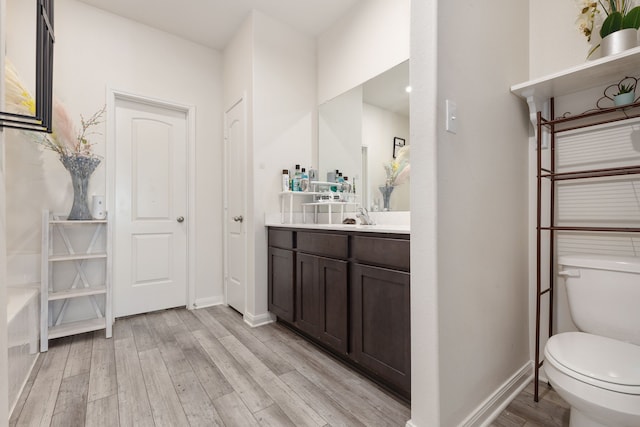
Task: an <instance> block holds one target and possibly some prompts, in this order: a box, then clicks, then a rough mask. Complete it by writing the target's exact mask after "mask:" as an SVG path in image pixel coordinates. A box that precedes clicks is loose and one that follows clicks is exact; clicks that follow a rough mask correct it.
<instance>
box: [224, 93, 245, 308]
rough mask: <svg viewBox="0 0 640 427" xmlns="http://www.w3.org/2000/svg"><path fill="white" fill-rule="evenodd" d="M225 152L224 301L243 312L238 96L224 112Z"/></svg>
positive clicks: (240, 104) (240, 115) (242, 180)
mask: <svg viewBox="0 0 640 427" xmlns="http://www.w3.org/2000/svg"><path fill="white" fill-rule="evenodd" d="M225 136H226V137H225V143H226V153H227V165H226V171H227V172H226V178H225V186H226V188H225V207H226V209H225V221H226V227H225V229H226V236H225V242H226V248H225V271H226V275H225V288H226V290H225V293H226V299H227V304H228V305H230V306H231V307H233V308H235V309H236V310H238V311H239V312H240V313H242V314H244V312H245V293H246V291H245V286H246V239H245V226H244V217H245V215H246V213H245V203H244V200H245V171H246V168H247V166H246V160H245V144H246V141H245V138H246V132H245V113H244V100H240V101H239V102H238V103H237V104H235V105H234V106H233V107H231V109H230V110H228V111H227V112H226V113H225Z"/></svg>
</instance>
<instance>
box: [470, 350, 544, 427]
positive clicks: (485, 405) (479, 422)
mask: <svg viewBox="0 0 640 427" xmlns="http://www.w3.org/2000/svg"><path fill="white" fill-rule="evenodd" d="M533 365H534V364H533V362H532V361H528V362H527V363H525V364H524V366H523V367H522V368H520V369H519V370H518V372H516V373H515V374H514V375H513V376H512V377H511V378H509V379H508V380H507V381H506V382H505V383H504V384H502V386H500V387H499V388H498V389H497V390H496V391H495V392H493V394H492V395H491V396H489V397H488V398H487V399H486V400H485V401H484V402H482V404H481V405H480V406H478V408H476V410H475V411H473V412H472V413H471V414H470V415H469V416H468V417H467V418H466V419H465V420H464V421H463V422H462V423H461V424H460V425H461V426H464V427H476V426H478V427H481V426H488V425H489V424H491V422H492V421H493V420H495V419H496V418H497V417H498V415H500V413H501V412H502V411H503V410H504V408H506V407H507V406H508V405H509V403H511V401H512V400H513V399H515V397H516V396H517V395H518V394H519V393H520V392H521V391H522V390H523V389H524V388H525V387H526V386H527V384H529V383H530V382H531V380H532V379H533Z"/></svg>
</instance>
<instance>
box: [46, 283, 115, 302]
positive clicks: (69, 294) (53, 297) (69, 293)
mask: <svg viewBox="0 0 640 427" xmlns="http://www.w3.org/2000/svg"><path fill="white" fill-rule="evenodd" d="M106 293H107V288H106V286H92V287H90V288H77V289H65V290H63V291H56V292H49V301H57V300H61V299H68V298H78V297H88V296H90V295H103V294H106Z"/></svg>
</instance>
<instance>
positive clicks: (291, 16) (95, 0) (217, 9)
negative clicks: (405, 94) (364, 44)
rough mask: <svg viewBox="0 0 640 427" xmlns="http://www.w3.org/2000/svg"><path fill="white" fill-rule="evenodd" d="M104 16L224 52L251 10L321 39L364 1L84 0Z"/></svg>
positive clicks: (83, 0)
mask: <svg viewBox="0 0 640 427" xmlns="http://www.w3.org/2000/svg"><path fill="white" fill-rule="evenodd" d="M80 1H82V2H83V3H86V4H89V5H92V6H95V7H97V8H100V9H103V10H105V11H108V12H111V13H114V14H116V15H120V16H123V17H126V18H129V19H132V20H134V21H137V22H140V23H142V24H146V25H149V26H151V27H154V28H158V29H160V30H163V31H166V32H168V33H172V34H175V35H177V36H180V37H183V38H185V39H187V40H191V41H194V42H196V43H200V44H203V45H205V46H209V47H211V48H214V49H219V50H221V49H223V48H224V47H225V46H226V45H227V43H228V42H229V41H230V40H231V38H232V37H233V35H234V33H235V32H236V30H237V28H238V27H239V26H240V24H241V23H242V22H243V21H244V19H245V18H246V17H247V16H248V15H249V12H250V11H251V10H252V9H256V10H258V11H260V12H262V13H264V14H266V15H268V16H270V17H272V18H274V19H277V20H278V21H281V22H283V23H285V24H289V25H290V26H292V27H293V28H295V29H297V30H298V31H300V32H302V33H303V34H307V35H309V36H317V35H319V34H321V33H322V32H324V31H325V30H326V29H327V28H329V27H330V26H331V24H332V23H333V22H335V21H336V20H337V19H338V18H340V17H341V16H342V15H344V14H345V13H346V12H348V11H349V10H350V9H351V8H352V7H353V6H354V5H355V4H356V3H358V2H359V1H361V0H133V1H132V0H80Z"/></svg>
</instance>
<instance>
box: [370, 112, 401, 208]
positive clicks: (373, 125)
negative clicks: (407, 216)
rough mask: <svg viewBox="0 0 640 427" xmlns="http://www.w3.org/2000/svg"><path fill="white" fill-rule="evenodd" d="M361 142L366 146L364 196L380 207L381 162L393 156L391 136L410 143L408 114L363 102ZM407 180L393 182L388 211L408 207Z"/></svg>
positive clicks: (382, 174) (383, 162)
mask: <svg viewBox="0 0 640 427" xmlns="http://www.w3.org/2000/svg"><path fill="white" fill-rule="evenodd" d="M362 119H363V120H362V145H366V146H368V147H369V149H368V153H369V159H368V160H369V162H368V168H369V188H368V189H366V191H369V197H368V200H369V201H370V202H371V203H370V205H371V204H372V203H373V201H374V200H376V199H377V200H378V201H379V202H378V203H377V205H378V206H379V207H380V209H381V210H382V194H381V193H380V190H379V187H380V186H381V185H384V183H385V180H386V177H387V175H386V172H385V169H384V166H383V165H384V164H386V163H389V162H390V161H392V160H393V138H394V137H396V136H397V137H399V138H402V139H404V140H405V143H406V145H411V138H410V137H409V118H408V117H406V116H403V115H402V114H397V113H394V112H391V111H389V110H385V109H383V108H380V107H376V106H375V105H371V104H364V105H363V115H362ZM409 187H410V185H409V181H407V182H405V183H403V184H400V185H398V186H396V187H395V188H394V189H393V193H391V199H390V200H389V208H390V209H391V210H392V211H408V210H409V207H410V206H409Z"/></svg>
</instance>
